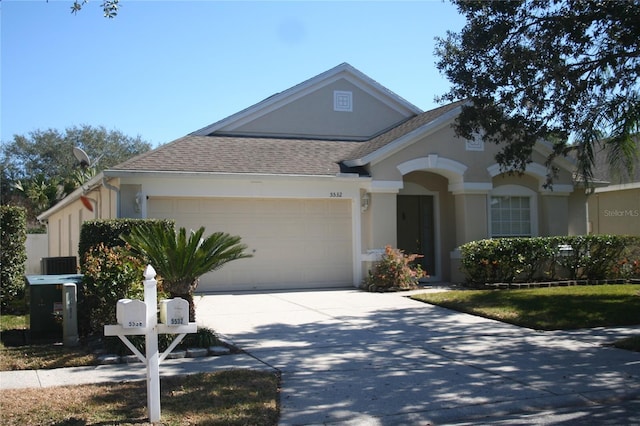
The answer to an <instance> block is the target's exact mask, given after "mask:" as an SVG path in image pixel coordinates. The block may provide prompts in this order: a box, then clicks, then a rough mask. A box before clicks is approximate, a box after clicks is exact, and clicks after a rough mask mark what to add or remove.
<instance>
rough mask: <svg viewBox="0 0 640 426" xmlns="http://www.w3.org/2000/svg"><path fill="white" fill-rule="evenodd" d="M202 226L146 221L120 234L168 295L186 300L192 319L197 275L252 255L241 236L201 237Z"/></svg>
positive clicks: (218, 233)
mask: <svg viewBox="0 0 640 426" xmlns="http://www.w3.org/2000/svg"><path fill="white" fill-rule="evenodd" d="M204 231H205V228H204V226H202V227H200V229H198V230H197V231H191V232H189V235H188V237H187V231H186V229H185V228H180V229H179V230H175V229H171V228H167V227H166V226H165V225H163V224H157V223H156V224H149V225H145V226H141V227H136V228H133V229H132V231H131V233H130V234H129V235H121V236H120V238H122V239H123V240H124V241H126V242H127V243H129V245H131V250H132V251H133V252H134V253H138V254H140V255H143V256H144V257H145V258H146V259H145V260H146V261H147V262H149V263H150V264H151V265H152V266H153V267H154V268H155V270H156V271H157V272H158V274H159V275H160V276H161V277H162V286H163V288H164V290H165V291H166V292H167V293H169V294H170V295H171V297H181V298H183V299H185V300H187V301H188V302H189V321H190V322H193V321H195V317H196V313H195V306H194V304H193V292H194V290H195V289H196V287H197V286H198V280H199V278H200V277H201V276H202V275H204V274H206V273H207V272H211V271H215V270H216V269H219V268H221V267H222V266H223V265H224V264H226V263H228V262H231V261H232V260H237V259H243V258H247V257H251V255H250V254H247V253H245V252H244V250H245V249H246V248H247V246H246V245H244V244H240V237H238V236H232V235H229V234H227V233H224V232H214V233H213V234H211V235H209V236H207V237H206V238H203V234H204Z"/></svg>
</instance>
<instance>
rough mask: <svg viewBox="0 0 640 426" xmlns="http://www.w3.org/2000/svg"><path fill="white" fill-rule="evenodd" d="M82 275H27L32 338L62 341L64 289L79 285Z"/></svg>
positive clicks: (27, 297)
mask: <svg viewBox="0 0 640 426" xmlns="http://www.w3.org/2000/svg"><path fill="white" fill-rule="evenodd" d="M81 281H82V275H79V274H66V275H27V277H26V284H27V291H26V299H27V304H28V305H29V329H30V336H31V337H32V338H34V339H41V338H46V339H62V320H63V318H62V317H63V315H62V312H63V305H62V287H63V285H64V284H65V283H75V284H76V285H79V284H80V282H81Z"/></svg>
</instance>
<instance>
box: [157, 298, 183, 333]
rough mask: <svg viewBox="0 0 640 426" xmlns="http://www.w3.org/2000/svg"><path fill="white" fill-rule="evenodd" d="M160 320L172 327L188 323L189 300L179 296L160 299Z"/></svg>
mask: <svg viewBox="0 0 640 426" xmlns="http://www.w3.org/2000/svg"><path fill="white" fill-rule="evenodd" d="M160 322H161V323H163V324H166V325H168V326H173V327H176V326H179V325H187V324H189V302H187V301H186V300H184V299H182V298H180V297H176V298H174V299H165V300H161V301H160Z"/></svg>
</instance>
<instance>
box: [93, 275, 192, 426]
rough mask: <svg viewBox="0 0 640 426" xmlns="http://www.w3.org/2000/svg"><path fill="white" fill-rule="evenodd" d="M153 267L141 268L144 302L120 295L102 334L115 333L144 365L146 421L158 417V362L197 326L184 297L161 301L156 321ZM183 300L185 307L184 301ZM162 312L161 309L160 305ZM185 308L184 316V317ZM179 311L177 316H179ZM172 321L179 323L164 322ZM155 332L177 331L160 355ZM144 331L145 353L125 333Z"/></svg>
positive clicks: (156, 420) (155, 282)
mask: <svg viewBox="0 0 640 426" xmlns="http://www.w3.org/2000/svg"><path fill="white" fill-rule="evenodd" d="M155 276H156V271H155V270H154V269H153V267H152V266H151V265H147V268H146V269H145V270H144V278H145V280H144V302H142V301H140V300H130V299H122V300H119V301H118V304H117V305H116V318H117V319H118V324H117V325H105V326H104V335H105V336H118V337H119V338H120V340H122V342H123V343H124V344H125V345H127V347H128V348H129V349H131V351H132V352H133V353H134V354H135V355H136V356H137V357H138V358H139V359H140V361H142V362H143V363H145V364H146V366H147V411H148V414H149V421H150V422H152V423H155V422H159V421H160V362H161V361H163V360H164V359H165V358H166V356H167V355H168V354H169V353H170V352H171V351H172V350H173V349H174V348H175V347H176V346H177V345H178V344H179V343H180V342H181V341H182V339H183V338H184V336H186V335H187V333H195V332H197V331H198V327H197V326H196V323H195V322H189V303H188V302H187V301H186V300H184V299H179V298H178V299H171V300H168V301H163V303H162V306H164V308H163V309H164V312H165V314H164V317H162V318H163V322H164V324H158V288H157V283H158V282H157V281H156V280H155ZM182 302H186V303H187V307H186V310H185V309H184V304H183V303H182ZM161 312H162V309H161ZM184 312H186V317H184ZM180 315H181V316H180ZM165 319H168V320H169V322H171V320H172V319H173V321H175V322H178V321H182V322H181V323H179V324H178V323H176V324H168V323H166V320H165ZM158 333H160V334H177V335H178V336H176V338H175V339H174V340H173V342H172V343H171V345H169V347H168V348H167V350H166V351H164V352H163V353H162V355H160V354H159V353H158ZM130 335H144V336H145V347H146V357H145V356H144V355H142V353H140V351H139V350H138V349H137V348H136V347H135V346H134V345H133V344H132V343H131V342H130V341H129V339H128V338H127V336H130Z"/></svg>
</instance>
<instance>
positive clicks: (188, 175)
mask: <svg viewBox="0 0 640 426" xmlns="http://www.w3.org/2000/svg"><path fill="white" fill-rule="evenodd" d="M105 176H107V177H119V178H136V177H139V178H171V179H212V178H215V179H235V180H237V179H248V180H256V179H262V180H290V179H291V178H294V179H295V180H319V179H321V180H331V179H333V180H336V179H337V180H347V179H348V180H353V177H351V176H344V175H340V174H338V175H333V176H330V175H301V174H300V175H299V174H261V173H218V172H180V171H140V170H108V171H106V172H105Z"/></svg>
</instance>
